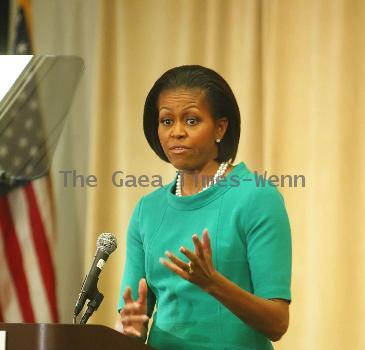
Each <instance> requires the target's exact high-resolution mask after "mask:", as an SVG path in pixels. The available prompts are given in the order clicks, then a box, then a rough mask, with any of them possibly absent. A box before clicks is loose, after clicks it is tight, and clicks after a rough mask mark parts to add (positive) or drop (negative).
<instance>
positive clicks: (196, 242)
mask: <svg viewBox="0 0 365 350" xmlns="http://www.w3.org/2000/svg"><path fill="white" fill-rule="evenodd" d="M193 242H194V245H195V253H196V255H197V256H198V257H199V258H201V259H204V251H203V245H202V243H201V242H200V240H199V237H198V235H197V234H196V233H195V234H194V235H193Z"/></svg>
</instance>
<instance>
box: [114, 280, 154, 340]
mask: <svg viewBox="0 0 365 350" xmlns="http://www.w3.org/2000/svg"><path fill="white" fill-rule="evenodd" d="M123 299H124V307H123V308H122V310H121V311H120V316H121V319H120V322H121V324H122V329H121V332H122V333H123V334H125V335H129V336H134V337H136V336H137V337H141V338H143V339H145V338H146V336H147V322H148V319H149V317H148V316H147V283H146V280H145V279H144V278H142V279H141V280H140V281H139V286H138V300H133V298H132V289H131V288H130V287H127V288H126V289H125V291H124V294H123ZM117 328H118V327H117Z"/></svg>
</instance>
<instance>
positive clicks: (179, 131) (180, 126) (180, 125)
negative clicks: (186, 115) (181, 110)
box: [171, 122, 186, 137]
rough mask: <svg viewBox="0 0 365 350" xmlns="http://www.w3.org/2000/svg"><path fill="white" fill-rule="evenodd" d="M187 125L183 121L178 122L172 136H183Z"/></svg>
mask: <svg viewBox="0 0 365 350" xmlns="http://www.w3.org/2000/svg"><path fill="white" fill-rule="evenodd" d="M185 134H186V133H185V127H184V124H183V123H181V122H176V123H175V124H174V126H173V128H172V131H171V136H173V137H181V136H185Z"/></svg>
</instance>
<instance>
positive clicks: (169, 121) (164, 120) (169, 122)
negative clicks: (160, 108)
mask: <svg viewBox="0 0 365 350" xmlns="http://www.w3.org/2000/svg"><path fill="white" fill-rule="evenodd" d="M160 123H161V124H163V125H171V119H169V118H164V119H161V120H160Z"/></svg>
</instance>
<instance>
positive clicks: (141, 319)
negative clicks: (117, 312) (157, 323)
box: [121, 315, 149, 327]
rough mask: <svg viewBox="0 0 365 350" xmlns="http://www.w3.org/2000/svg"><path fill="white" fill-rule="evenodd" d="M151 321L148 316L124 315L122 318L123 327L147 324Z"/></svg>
mask: <svg viewBox="0 0 365 350" xmlns="http://www.w3.org/2000/svg"><path fill="white" fill-rule="evenodd" d="M148 320H149V317H148V316H147V315H128V316H126V315H122V316H121V322H122V324H123V327H126V326H130V325H132V324H133V323H135V322H138V323H145V322H147V321H148Z"/></svg>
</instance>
